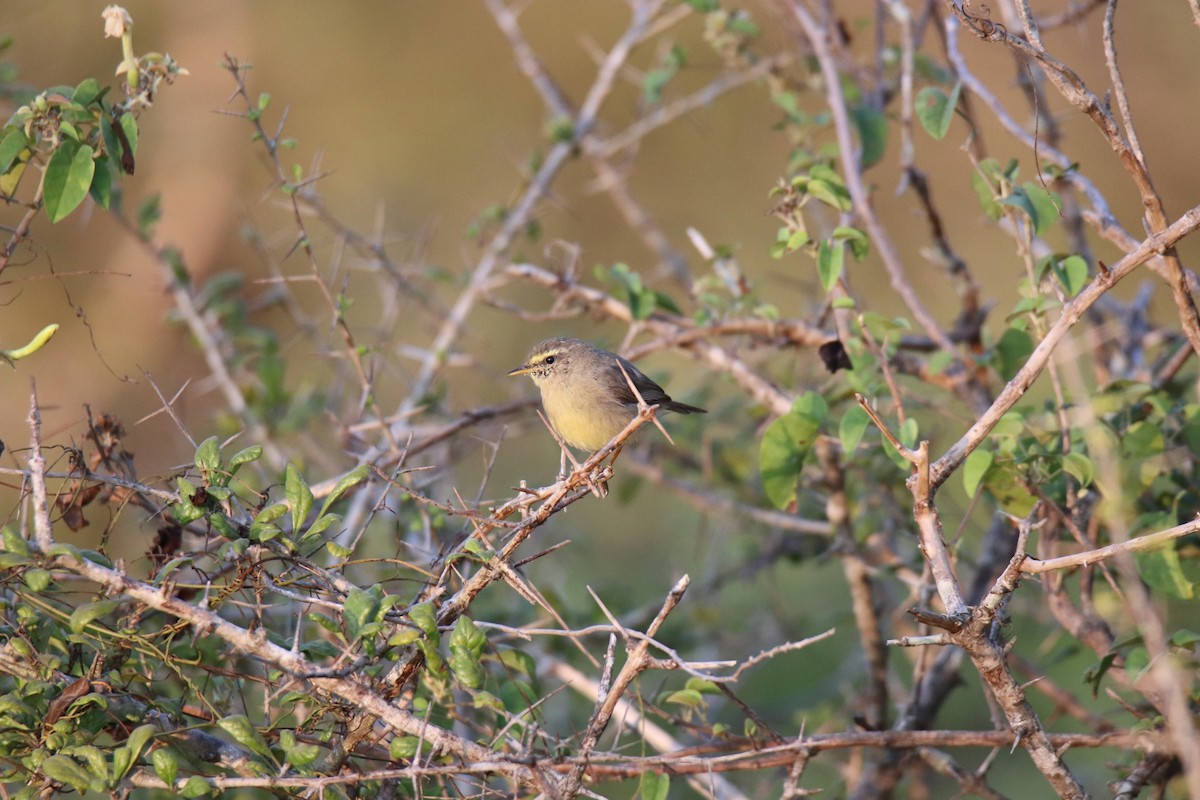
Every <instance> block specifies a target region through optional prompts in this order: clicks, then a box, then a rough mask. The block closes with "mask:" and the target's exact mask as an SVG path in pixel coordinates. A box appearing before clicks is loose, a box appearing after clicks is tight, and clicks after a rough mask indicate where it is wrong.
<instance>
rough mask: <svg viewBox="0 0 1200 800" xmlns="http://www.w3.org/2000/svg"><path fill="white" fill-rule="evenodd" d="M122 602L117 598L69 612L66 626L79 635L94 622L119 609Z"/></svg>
mask: <svg viewBox="0 0 1200 800" xmlns="http://www.w3.org/2000/svg"><path fill="white" fill-rule="evenodd" d="M121 603H122V601H121V600H119V599H117V598H111V599H109V600H101V601H99V602H98V603H88V604H87V605H82V606H80V607H79V608H77V609H75V610H74V611H72V612H71V618H70V620H69V621H68V623H67V624H68V625H69V626H70V628H71V630H72V631H73V632H74V633H81V632H82V631H83V629H84V628H86V627H87V626H88V625H89V624H90V623H91V622H93V621H94V620H96V619H98V618H100V617H103V616H104V615H105V614H111V613H112V612H113V611H116V610H117V609H118V608H120V607H121Z"/></svg>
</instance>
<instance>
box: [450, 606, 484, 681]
mask: <svg viewBox="0 0 1200 800" xmlns="http://www.w3.org/2000/svg"><path fill="white" fill-rule="evenodd" d="M486 644H487V636H485V635H484V633H483V631H481V630H480V629H479V626H477V625H476V624H475V623H474V622H473V621H472V620H471V618H470V617H467V616H465V615H464V616H461V617H459V618H458V622H456V623H455V624H454V630H452V631H451V632H450V669H451V670H452V671H453V672H454V675H455V677H456V678H458V680H459V682H460V683H462V684H463V685H464V686H466V687H467V688H469V689H478V688H480V687H481V686H483V678H484V672H483V665H482V664H480V661H479V659H480V657H481V656H482V655H483V648H484V646H485V645H486Z"/></svg>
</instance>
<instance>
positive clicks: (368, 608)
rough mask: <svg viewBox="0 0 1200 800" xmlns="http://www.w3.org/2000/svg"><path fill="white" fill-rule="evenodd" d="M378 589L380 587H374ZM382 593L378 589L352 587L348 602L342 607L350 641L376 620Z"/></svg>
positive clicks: (347, 597) (347, 596) (347, 598)
mask: <svg viewBox="0 0 1200 800" xmlns="http://www.w3.org/2000/svg"><path fill="white" fill-rule="evenodd" d="M372 588H375V589H377V588H378V587H372ZM379 600H380V595H379V593H378V591H367V590H364V589H360V588H358V587H357V586H353V587H351V588H350V593H349V594H348V595H346V602H345V604H344V605H343V607H342V619H343V620H344V621H345V623H346V634H347V635H348V636H349V638H350V641H354V640H356V639H357V638H358V635H359V633H360V632H361V631H362V628H363V626H364V625H366V624H367V623H368V622H373V621H375V612H376V611H378V610H379Z"/></svg>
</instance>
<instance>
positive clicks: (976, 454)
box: [963, 447, 996, 497]
mask: <svg viewBox="0 0 1200 800" xmlns="http://www.w3.org/2000/svg"><path fill="white" fill-rule="evenodd" d="M995 460H996V454H995V453H993V452H992V451H991V450H984V449H982V448H978V447H977V448H975V449H974V450H972V451H971V455H969V456H967V460H966V461H965V462H964V463H963V488H965V489H966V490H967V497H974V496H975V492H977V491H978V490H979V484H981V483H983V479H984V476H986V475H987V471H988V470H989V469H991V468H992V462H994V461H995Z"/></svg>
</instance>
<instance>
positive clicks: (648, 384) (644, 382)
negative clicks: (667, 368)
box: [609, 356, 671, 407]
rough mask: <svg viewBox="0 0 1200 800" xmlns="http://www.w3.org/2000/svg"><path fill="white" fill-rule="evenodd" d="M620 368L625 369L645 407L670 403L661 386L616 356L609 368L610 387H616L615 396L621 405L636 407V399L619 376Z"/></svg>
mask: <svg viewBox="0 0 1200 800" xmlns="http://www.w3.org/2000/svg"><path fill="white" fill-rule="evenodd" d="M618 364H619V365H620V366H618ZM621 366H624V367H625V372H627V373H628V374H629V379H630V380H632V381H633V385H634V386H636V387H637V389H638V391H639V392H641V395H642V399H643V400H645V401H646V405H651V406H652V405H665V404H667V403H670V402H671V398H670V396H669V395H667V393H666V392H664V391H663V388H662V387H661V386H659V385H658V384H657V383H655V382H654V381H652V380H651V379H650V378H648V377H646V375H645V373H643V372H642V371H641V370H640V369H638V368H637V367H635V366H634V365H633V364H632V363H630V362H629V361H628V360H627V359H624V358H621V356H617V358H616V361H614V362H613V364H612V366H611V367H609V370H611V375H612V385H613V386H615V387H616V392H615V394H616V395H617V399H619V400H620V401H621V402H622V403H624V404H626V405H628V406H631V407H635V406H637V397H635V396H634V394H633V392H632V391H630V389H629V382H628V381H626V380H625V376H624V375H623V374H621Z"/></svg>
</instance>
